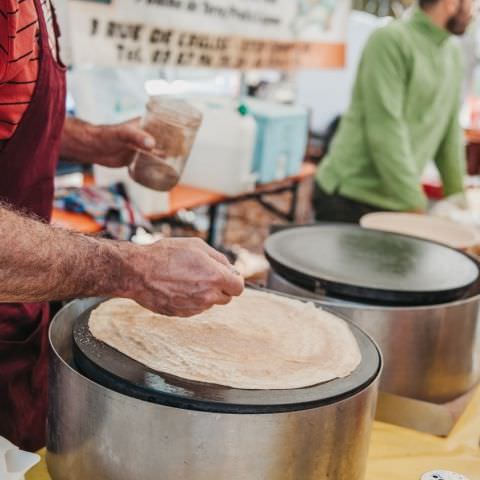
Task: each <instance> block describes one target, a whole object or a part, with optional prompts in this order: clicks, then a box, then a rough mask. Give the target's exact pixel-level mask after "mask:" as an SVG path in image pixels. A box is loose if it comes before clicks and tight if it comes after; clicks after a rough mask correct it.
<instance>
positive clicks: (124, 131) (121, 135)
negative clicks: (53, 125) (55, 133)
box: [60, 118, 155, 168]
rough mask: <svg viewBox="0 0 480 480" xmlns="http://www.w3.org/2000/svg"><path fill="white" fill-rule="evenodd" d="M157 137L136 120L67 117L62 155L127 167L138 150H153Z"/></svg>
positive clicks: (84, 161)
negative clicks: (94, 121) (91, 120)
mask: <svg viewBox="0 0 480 480" xmlns="http://www.w3.org/2000/svg"><path fill="white" fill-rule="evenodd" d="M153 147H155V140H154V139H153V137H152V136H151V135H149V134H148V133H146V132H145V131H143V130H142V129H141V128H140V120H139V119H133V120H130V121H128V122H125V123H120V124H116V125H92V124H91V123H88V122H84V121H83V120H79V119H77V118H67V119H66V120H65V126H64V129H63V133H62V148H61V152H60V153H61V155H62V157H64V158H67V159H70V160H73V161H76V162H79V163H86V164H92V163H96V164H98V165H104V166H106V167H112V168H115V167H124V166H126V165H129V164H130V162H131V161H132V159H133V155H134V150H135V149H136V148H138V149H141V150H150V149H152V148H153Z"/></svg>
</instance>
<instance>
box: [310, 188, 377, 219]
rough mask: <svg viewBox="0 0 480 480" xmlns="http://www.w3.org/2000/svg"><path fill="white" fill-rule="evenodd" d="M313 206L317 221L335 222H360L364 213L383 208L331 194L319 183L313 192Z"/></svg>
mask: <svg viewBox="0 0 480 480" xmlns="http://www.w3.org/2000/svg"><path fill="white" fill-rule="evenodd" d="M313 208H314V211H315V220H316V221H317V222H334V223H335V222H337V223H359V222H360V219H361V218H362V217H363V216H364V215H367V214H368V213H373V212H378V211H381V210H382V209H381V208H378V207H374V206H373V205H367V204H366V203H361V202H357V201H355V200H351V199H349V198H346V197H343V196H341V195H338V194H336V193H334V194H332V195H329V194H328V193H326V192H324V191H323V190H322V189H321V188H320V187H319V186H318V184H317V183H315V191H314V194H313Z"/></svg>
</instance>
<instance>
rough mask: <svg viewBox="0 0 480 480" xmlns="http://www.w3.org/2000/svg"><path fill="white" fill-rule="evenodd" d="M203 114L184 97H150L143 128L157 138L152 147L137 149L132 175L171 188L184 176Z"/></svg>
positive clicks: (147, 184)
mask: <svg viewBox="0 0 480 480" xmlns="http://www.w3.org/2000/svg"><path fill="white" fill-rule="evenodd" d="M201 122H202V114H201V113H200V112H199V111H198V110H197V109H195V108H194V107H192V106H191V105H190V104H188V103H187V102H185V101H183V100H179V99H176V98H172V97H167V96H154V97H150V100H149V101H148V103H147V108H146V113H145V116H144V118H143V121H142V128H143V129H144V130H145V131H146V132H148V133H149V134H150V135H152V137H153V138H154V139H155V142H156V145H155V148H154V149H153V150H152V151H140V150H139V151H137V152H136V154H135V157H134V159H133V162H132V163H131V164H130V167H129V173H130V176H131V177H132V178H133V180H135V181H136V182H137V183H140V184H142V185H144V186H145V187H148V188H151V189H153V190H159V191H168V190H170V189H172V188H173V187H174V186H175V185H176V184H177V183H178V181H179V180H180V177H181V175H182V173H183V170H184V168H185V165H186V163H187V160H188V157H189V155H190V151H191V149H192V146H193V142H194V141H195V137H196V134H197V131H198V129H199V127H200V124H201Z"/></svg>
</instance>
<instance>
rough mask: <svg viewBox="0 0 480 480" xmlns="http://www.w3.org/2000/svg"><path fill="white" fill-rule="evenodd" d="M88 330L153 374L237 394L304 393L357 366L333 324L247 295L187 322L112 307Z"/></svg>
mask: <svg viewBox="0 0 480 480" xmlns="http://www.w3.org/2000/svg"><path fill="white" fill-rule="evenodd" d="M89 327H90V330H91V332H92V334H93V336H94V337H96V338H97V339H98V340H100V341H102V342H105V343H107V344H108V345H109V346H111V347H113V348H115V349H116V350H118V351H120V352H122V353H123V354H125V355H127V356H128V357H130V358H132V359H134V360H136V361H137V362H140V363H142V364H143V365H145V366H147V367H149V368H151V369H153V370H155V371H158V372H162V373H166V374H170V375H173V376H176V377H180V378H183V379H188V380H193V381H198V382H204V383H210V384H217V385H223V386H227V387H233V388H237V389H246V390H286V389H296V388H304V387H309V386H312V385H317V384H320V383H323V382H327V381H330V380H333V379H335V378H342V377H346V376H348V375H349V374H351V373H352V372H353V371H354V370H355V369H356V367H357V366H358V365H359V364H360V361H361V353H360V349H359V347H358V344H357V342H356V340H355V337H354V336H353V334H352V332H351V331H350V329H349V327H348V325H347V324H346V323H345V322H344V321H343V320H341V319H340V318H338V317H336V316H334V315H332V314H330V313H327V312H325V311H323V310H319V309H318V308H316V307H315V306H314V305H313V304H311V303H303V302H300V301H297V300H291V299H288V298H285V297H281V296H278V295H272V294H268V293H264V292H257V291H253V290H246V291H245V292H244V294H243V295H242V296H240V297H238V298H235V299H233V300H232V302H231V303H230V304H229V305H227V306H216V307H213V308H212V309H210V310H208V311H206V312H204V313H202V314H200V315H196V316H194V317H191V318H187V319H185V318H176V317H167V316H164V315H158V314H154V313H152V312H150V311H148V310H146V309H145V308H143V307H141V306H139V305H138V304H137V303H135V302H134V301H132V300H126V299H114V300H110V301H107V302H105V303H103V304H101V305H100V306H99V307H98V308H97V309H95V310H94V311H93V312H92V314H91V317H90V321H89Z"/></svg>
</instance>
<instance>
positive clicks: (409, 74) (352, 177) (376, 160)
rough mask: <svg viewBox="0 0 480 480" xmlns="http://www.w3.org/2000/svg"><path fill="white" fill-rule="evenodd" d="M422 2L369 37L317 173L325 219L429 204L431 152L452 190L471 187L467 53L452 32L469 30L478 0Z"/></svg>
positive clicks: (353, 219) (317, 204) (320, 215)
mask: <svg viewBox="0 0 480 480" xmlns="http://www.w3.org/2000/svg"><path fill="white" fill-rule="evenodd" d="M418 3H419V5H418V6H417V7H415V10H414V12H413V14H412V16H411V17H410V18H409V19H407V20H397V21H394V22H391V23H390V24H388V25H387V26H386V27H383V28H380V29H379V30H377V31H376V32H374V33H373V35H372V36H371V37H370V39H369V40H368V42H367V45H366V47H365V50H364V52H363V56H362V59H361V62H360V65H359V70H358V73H357V79H356V82H355V86H354V91H353V96H352V101H351V105H350V108H349V110H348V111H347V113H346V114H345V116H344V117H343V118H342V121H341V123H340V127H339V130H338V132H337V134H336V135H335V138H334V140H333V142H332V145H331V147H330V151H329V153H328V154H327V156H326V157H325V159H324V160H323V161H322V163H321V164H320V166H319V168H318V171H317V174H316V187H315V193H314V198H313V204H314V209H315V214H316V219H317V221H337V222H349V223H357V222H358V221H359V219H360V218H361V217H362V216H363V215H364V214H366V213H370V212H373V211H379V210H389V211H409V212H423V211H425V210H426V208H427V198H426V196H425V194H424V192H423V189H422V185H421V175H422V172H423V170H424V168H425V166H426V164H427V163H428V162H429V161H430V160H434V161H435V163H436V165H437V167H438V169H439V172H440V175H441V178H442V183H443V188H444V193H445V195H447V196H449V195H453V194H456V193H459V192H462V191H463V180H464V175H465V147H464V140H463V134H462V131H461V128H460V124H459V111H460V102H461V88H462V81H463V62H462V56H461V52H460V49H459V47H458V45H457V42H455V40H454V39H453V38H452V34H453V35H462V34H463V33H465V31H466V29H467V27H468V24H469V23H470V21H471V19H472V16H473V7H474V2H473V0H419V2H418Z"/></svg>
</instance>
